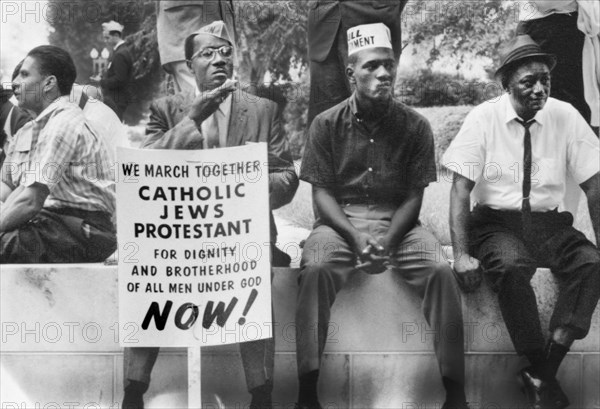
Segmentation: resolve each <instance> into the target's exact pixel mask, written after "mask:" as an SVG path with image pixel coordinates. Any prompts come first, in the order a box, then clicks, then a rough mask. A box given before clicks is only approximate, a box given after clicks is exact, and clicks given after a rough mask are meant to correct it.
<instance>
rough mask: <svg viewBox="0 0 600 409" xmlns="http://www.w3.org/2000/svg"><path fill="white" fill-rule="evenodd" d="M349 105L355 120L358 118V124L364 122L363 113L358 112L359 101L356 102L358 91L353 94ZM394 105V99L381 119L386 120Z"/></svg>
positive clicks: (349, 99)
mask: <svg viewBox="0 0 600 409" xmlns="http://www.w3.org/2000/svg"><path fill="white" fill-rule="evenodd" d="M348 105H349V106H350V110H351V111H352V114H353V115H354V118H356V120H357V121H358V122H362V121H363V119H362V118H361V113H360V112H359V110H358V101H357V100H356V91H355V92H353V93H352V95H351V96H350V98H348ZM392 105H393V97H392V102H390V104H389V105H388V107H387V109H386V110H385V112H383V113H382V115H381V116H380V119H383V118H385V117H386V116H387V115H388V114H389V112H390V110H391V109H392ZM378 122H379V121H378Z"/></svg>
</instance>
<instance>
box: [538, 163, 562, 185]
mask: <svg viewBox="0 0 600 409" xmlns="http://www.w3.org/2000/svg"><path fill="white" fill-rule="evenodd" d="M564 179H565V164H564V163H563V164H562V166H561V163H560V161H559V160H558V159H556V158H538V159H534V160H533V161H532V163H531V186H532V187H543V188H544V189H554V188H557V189H559V188H560V186H562V185H563V184H564V182H565V181H564Z"/></svg>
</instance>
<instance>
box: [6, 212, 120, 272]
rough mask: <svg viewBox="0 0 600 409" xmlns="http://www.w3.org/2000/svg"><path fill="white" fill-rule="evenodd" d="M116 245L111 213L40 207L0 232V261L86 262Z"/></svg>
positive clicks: (104, 255)
mask: <svg viewBox="0 0 600 409" xmlns="http://www.w3.org/2000/svg"><path fill="white" fill-rule="evenodd" d="M116 248H117V238H116V233H115V230H114V226H113V224H112V222H111V220H110V216H109V215H108V214H106V213H102V212H87V211H84V210H78V209H68V208H64V209H55V210H48V209H42V210H41V211H40V212H39V213H38V214H37V215H36V216H35V217H34V218H33V219H31V220H30V221H29V222H27V223H25V224H24V225H23V226H21V227H19V228H18V229H15V230H11V231H8V232H2V233H0V263H11V264H14V263H89V262H101V261H104V260H106V258H108V256H110V255H111V254H112V253H113V252H114V251H115V250H116Z"/></svg>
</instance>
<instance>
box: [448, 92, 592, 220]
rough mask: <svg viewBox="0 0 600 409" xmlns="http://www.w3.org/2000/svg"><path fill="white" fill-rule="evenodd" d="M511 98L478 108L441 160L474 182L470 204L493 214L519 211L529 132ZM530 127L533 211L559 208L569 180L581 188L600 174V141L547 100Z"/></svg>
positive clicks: (571, 112)
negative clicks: (524, 157)
mask: <svg viewBox="0 0 600 409" xmlns="http://www.w3.org/2000/svg"><path fill="white" fill-rule="evenodd" d="M518 118H519V117H518V116H517V114H516V112H515V110H514V108H513V106H512V104H511V102H510V98H509V95H508V94H504V95H502V96H501V97H500V98H496V99H493V100H490V101H486V102H484V103H482V104H481V105H478V106H477V107H475V108H474V109H473V110H472V111H471V112H470V113H469V114H468V115H467V117H466V118H465V121H464V123H463V125H462V127H461V129H460V131H459V132H458V134H457V135H456V138H454V140H453V141H452V143H451V144H450V147H449V148H448V150H447V151H446V153H445V154H444V156H443V158H442V164H443V165H444V166H445V167H446V168H447V169H450V170H452V171H453V172H456V173H459V174H461V175H462V176H464V177H466V178H468V179H470V180H472V181H474V182H475V187H474V188H473V191H472V192H471V198H472V199H473V201H474V202H475V203H477V204H481V205H485V206H489V207H491V208H494V209H502V210H520V209H521V204H522V199H523V197H522V185H523V137H524V135H525V129H524V127H523V126H522V125H521V124H519V123H518V122H517V121H516V119H518ZM534 120H535V123H534V124H533V125H532V126H531V128H530V131H531V150H532V175H531V193H530V203H531V209H532V211H547V210H552V209H555V208H557V207H558V206H559V205H560V204H561V203H562V202H563V198H564V195H565V186H566V179H567V175H568V174H570V175H572V177H573V179H574V180H575V181H576V182H577V183H578V184H581V183H583V182H585V181H586V180H588V179H589V178H591V177H592V176H594V175H595V174H596V173H598V172H599V171H600V146H599V142H598V138H597V137H596V135H595V134H594V133H593V132H592V130H591V128H590V127H589V126H588V124H587V123H586V122H585V120H584V119H583V117H582V116H581V115H580V114H579V112H577V110H575V108H573V107H572V106H571V105H570V104H567V103H565V102H562V101H559V100H557V99H554V98H548V101H547V102H546V105H545V107H544V108H543V109H542V110H541V111H538V112H537V114H536V115H535V117H534Z"/></svg>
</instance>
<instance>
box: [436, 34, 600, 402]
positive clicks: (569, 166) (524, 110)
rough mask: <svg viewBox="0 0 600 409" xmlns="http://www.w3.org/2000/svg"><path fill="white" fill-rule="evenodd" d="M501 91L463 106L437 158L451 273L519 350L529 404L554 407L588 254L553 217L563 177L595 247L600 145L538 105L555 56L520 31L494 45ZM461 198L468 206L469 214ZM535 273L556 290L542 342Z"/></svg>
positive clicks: (586, 303) (594, 299)
mask: <svg viewBox="0 0 600 409" xmlns="http://www.w3.org/2000/svg"><path fill="white" fill-rule="evenodd" d="M501 61H502V63H501V66H500V68H499V69H498V70H497V72H496V75H497V77H498V78H499V80H500V82H501V84H502V87H503V89H504V90H505V93H504V94H503V95H502V96H501V97H499V98H496V99H493V100H490V101H487V102H484V103H483V104H481V105H479V106H477V107H476V108H474V109H473V110H472V111H471V112H470V113H469V115H468V116H467V118H466V119H465V121H464V123H463V125H462V128H461V130H460V131H459V133H458V135H457V136H456V138H455V139H454V141H453V142H452V143H451V145H450V147H449V148H448V150H447V151H446V153H445V154H444V157H443V159H442V161H443V164H444V166H445V167H446V168H447V169H449V170H451V171H452V172H454V180H453V185H452V190H451V196H450V231H451V232H452V242H453V248H454V257H455V266H454V268H455V271H456V273H457V276H458V277H459V280H461V281H462V282H463V283H464V285H465V286H466V287H467V289H474V288H476V287H477V285H478V284H479V282H480V281H481V277H482V271H483V272H484V273H483V276H485V278H486V279H487V280H488V281H489V282H490V283H491V286H492V289H493V290H494V291H495V292H496V293H497V294H498V302H499V305H500V310H501V313H502V316H503V318H504V321H505V323H506V327H507V328H508V332H509V334H510V337H511V339H512V342H513V344H514V346H515V349H516V352H517V353H518V354H519V355H524V356H525V357H526V358H527V360H528V361H529V363H530V366H528V367H526V368H525V369H523V370H521V371H520V373H519V375H520V377H521V379H522V382H523V383H524V385H525V390H526V392H527V395H528V398H529V400H530V404H531V405H532V407H534V408H564V407H566V406H568V404H569V400H568V398H567V396H566V395H565V394H564V392H563V391H562V390H561V388H560V386H559V384H558V381H557V380H556V373H557V371H558V368H559V366H560V364H561V362H562V360H563V358H564V357H565V355H566V353H567V352H568V350H569V348H570V346H571V344H572V343H573V341H574V340H576V339H582V338H584V337H585V336H586V335H587V333H588V331H589V328H590V321H591V317H592V314H593V312H594V309H595V308H596V304H597V303H598V298H599V296H600V251H598V248H597V247H596V246H595V245H594V244H593V243H592V242H590V241H589V240H588V239H586V237H585V236H584V235H583V234H582V233H581V232H579V231H577V230H576V229H575V228H573V225H572V223H573V217H572V215H571V214H570V213H568V212H559V211H558V210H557V208H558V205H559V204H560V203H561V202H562V200H563V196H564V194H565V181H566V177H567V175H568V174H570V175H571V176H572V177H573V178H574V180H575V181H576V182H577V183H578V184H579V186H581V189H582V190H583V191H584V192H585V194H586V196H587V199H588V204H589V212H590V216H591V219H592V224H593V227H594V232H595V236H596V243H600V206H599V204H600V173H599V171H600V163H599V159H598V158H599V155H600V148H599V144H598V139H597V138H596V136H595V135H594V133H593V131H592V130H591V128H590V127H589V126H588V124H587V123H586V121H585V120H584V118H583V117H582V116H581V114H580V113H579V112H578V111H577V110H576V109H575V108H574V107H573V106H571V105H569V104H567V103H565V102H562V101H559V100H557V99H554V98H550V96H549V95H550V84H551V74H550V72H551V70H552V68H553V67H554V65H555V58H554V56H553V55H551V54H546V53H543V52H542V50H541V49H540V47H539V46H538V45H537V44H536V43H535V42H534V41H533V40H532V39H531V38H530V37H529V36H527V35H521V36H517V37H515V38H514V39H512V40H510V41H509V42H507V43H506V45H505V46H504V47H503V49H502V59H501ZM471 202H474V203H475V206H474V208H473V210H470V205H471ZM537 267H549V268H550V269H551V271H552V273H553V274H554V276H555V278H556V280H557V281H558V283H559V294H558V300H557V302H556V305H555V307H554V312H553V315H552V318H551V321H550V328H549V337H548V341H547V342H545V340H544V333H543V331H542V327H541V324H540V317H539V313H538V310H537V304H536V298H535V294H534V292H533V289H532V287H531V284H530V280H531V278H532V277H533V275H534V273H535V271H536V268H537Z"/></svg>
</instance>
